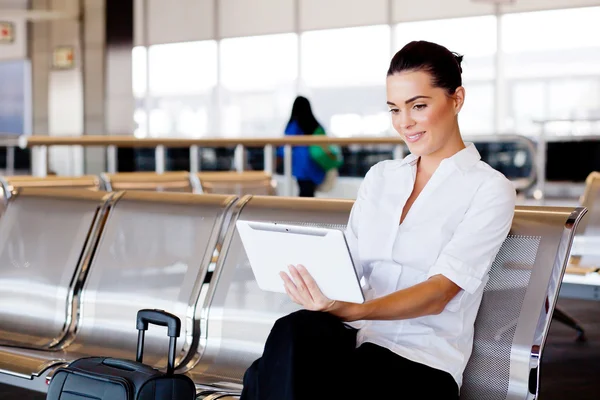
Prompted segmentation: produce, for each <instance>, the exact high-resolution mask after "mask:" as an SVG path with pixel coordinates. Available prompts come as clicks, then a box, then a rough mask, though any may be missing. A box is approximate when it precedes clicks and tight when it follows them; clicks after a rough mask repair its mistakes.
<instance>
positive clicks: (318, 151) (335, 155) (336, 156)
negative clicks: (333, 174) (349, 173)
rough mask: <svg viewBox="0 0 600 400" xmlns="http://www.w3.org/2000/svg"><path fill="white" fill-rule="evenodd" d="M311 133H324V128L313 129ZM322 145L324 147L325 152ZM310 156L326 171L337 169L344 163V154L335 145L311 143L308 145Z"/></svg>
mask: <svg viewBox="0 0 600 400" xmlns="http://www.w3.org/2000/svg"><path fill="white" fill-rule="evenodd" d="M313 135H315V136H317V135H325V130H324V129H323V128H322V127H320V126H319V127H318V128H317V129H315V131H314V133H313ZM323 147H326V148H327V149H328V150H329V152H327V151H326V150H325V149H324V148H323ZM308 151H309V153H310V158H312V160H313V161H314V162H316V163H317V165H319V167H321V168H322V169H323V171H325V172H327V171H329V170H331V169H337V168H339V167H340V166H341V165H342V164H343V163H344V156H343V155H342V148H341V147H340V146H336V145H326V146H324V145H323V146H321V145H311V146H308Z"/></svg>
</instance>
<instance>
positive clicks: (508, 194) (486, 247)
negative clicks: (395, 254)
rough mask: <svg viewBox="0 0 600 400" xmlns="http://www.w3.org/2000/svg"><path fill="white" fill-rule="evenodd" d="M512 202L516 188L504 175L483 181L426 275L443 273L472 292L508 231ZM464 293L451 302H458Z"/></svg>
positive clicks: (477, 285) (487, 271)
mask: <svg viewBox="0 0 600 400" xmlns="http://www.w3.org/2000/svg"><path fill="white" fill-rule="evenodd" d="M515 202H516V193H515V189H514V188H513V186H512V184H511V183H510V181H508V180H507V179H506V178H504V177H501V176H498V177H495V178H493V179H489V180H487V181H485V182H484V183H483V184H482V185H481V186H480V187H479V188H478V190H477V192H476V194H475V197H474V198H473V201H472V203H471V205H470V206H469V208H468V209H467V211H466V212H465V215H464V217H463V219H462V220H461V222H460V223H459V225H458V226H457V228H456V230H455V231H454V233H453V235H452V238H451V239H450V241H449V242H448V243H447V244H446V245H445V246H444V248H443V249H442V251H441V252H440V255H439V256H438V258H437V260H436V262H435V264H434V265H433V266H432V267H431V269H430V270H429V273H428V276H427V277H428V278H430V277H432V276H434V275H443V276H445V277H446V278H448V279H449V280H451V281H452V282H454V283H455V284H456V285H458V286H459V287H460V288H461V289H463V290H464V292H466V293H470V294H473V293H475V292H476V291H477V290H478V289H479V288H480V286H481V285H482V283H484V281H485V280H486V279H485V277H486V276H487V274H488V273H489V270H490V267H491V265H492V263H493V261H494V258H495V257H496V254H497V253H498V250H500V247H501V246H502V243H503V242H504V240H505V239H506V236H507V235H508V233H509V231H510V227H511V224H512V219H513V215H514V208H515ZM464 292H462V293H459V294H458V295H457V296H456V297H455V299H453V301H451V303H454V304H455V303H457V302H458V301H460V298H461V297H462V296H463V295H464ZM449 305H450V308H452V304H449Z"/></svg>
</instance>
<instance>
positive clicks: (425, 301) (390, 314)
mask: <svg viewBox="0 0 600 400" xmlns="http://www.w3.org/2000/svg"><path fill="white" fill-rule="evenodd" d="M290 275H291V277H292V278H293V279H290V276H288V275H287V274H283V273H282V275H281V277H282V279H283V280H284V282H285V287H286V291H287V293H288V295H289V296H290V298H291V299H292V300H293V301H294V302H296V303H297V304H300V305H302V306H303V307H304V308H306V309H308V310H313V311H326V312H329V313H331V314H333V315H335V316H337V317H339V318H340V319H342V320H343V321H348V322H351V321H358V320H396V319H408V318H417V317H422V316H425V315H433V314H439V313H441V312H442V311H443V310H444V308H445V307H446V305H447V304H448V302H450V300H452V299H453V298H454V296H456V295H457V294H458V293H459V292H460V290H461V289H460V287H459V286H458V285H456V284H455V283H454V282H452V281H451V280H449V279H448V278H446V277H445V276H443V275H436V276H432V277H431V278H429V279H428V280H427V281H425V282H422V283H419V284H417V285H415V286H412V287H409V288H407V289H403V290H399V291H397V292H394V293H391V294H389V295H387V296H383V297H380V298H377V299H373V300H370V301H367V302H365V303H363V304H356V303H347V302H343V301H332V300H330V299H328V298H327V297H325V296H324V295H323V294H322V293H321V291H320V290H319V287H318V286H317V284H316V282H315V281H314V279H313V278H312V277H311V276H310V274H309V273H308V271H307V270H306V269H305V268H304V267H303V266H302V265H298V266H296V267H294V266H290Z"/></svg>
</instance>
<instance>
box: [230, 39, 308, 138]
mask: <svg viewBox="0 0 600 400" xmlns="http://www.w3.org/2000/svg"><path fill="white" fill-rule="evenodd" d="M220 69H221V79H222V87H223V92H222V96H221V132H220V133H221V134H223V135H225V136H230V137H240V136H261V137H268V136H280V135H282V134H283V130H284V128H285V121H286V120H287V118H288V116H289V111H290V107H291V104H292V101H293V99H294V95H295V92H296V78H297V76H298V37H297V35H296V34H282V35H268V36H257V37H246V38H236V39H225V40H223V41H222V42H221V63H220Z"/></svg>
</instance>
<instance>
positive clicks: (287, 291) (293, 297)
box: [283, 284, 304, 306]
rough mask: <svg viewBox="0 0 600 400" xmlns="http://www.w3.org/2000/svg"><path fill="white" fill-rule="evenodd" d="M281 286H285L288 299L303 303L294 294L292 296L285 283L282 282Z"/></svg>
mask: <svg viewBox="0 0 600 400" xmlns="http://www.w3.org/2000/svg"><path fill="white" fill-rule="evenodd" d="M283 287H284V288H285V292H286V293H287V295H288V296H289V297H290V299H292V301H293V302H294V303H296V304H298V305H300V306H303V305H304V304H302V302H301V301H300V300H299V299H298V298H296V296H294V295H293V294H292V292H291V291H290V289H289V287H288V285H287V284H284V285H283Z"/></svg>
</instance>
